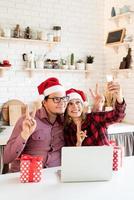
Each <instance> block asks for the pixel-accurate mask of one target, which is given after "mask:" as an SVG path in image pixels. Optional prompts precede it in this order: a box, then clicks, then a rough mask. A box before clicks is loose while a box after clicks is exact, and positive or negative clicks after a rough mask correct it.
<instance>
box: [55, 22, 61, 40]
mask: <svg viewBox="0 0 134 200" xmlns="http://www.w3.org/2000/svg"><path fill="white" fill-rule="evenodd" d="M53 32H54V37H53V41H54V42H60V41H61V26H53Z"/></svg>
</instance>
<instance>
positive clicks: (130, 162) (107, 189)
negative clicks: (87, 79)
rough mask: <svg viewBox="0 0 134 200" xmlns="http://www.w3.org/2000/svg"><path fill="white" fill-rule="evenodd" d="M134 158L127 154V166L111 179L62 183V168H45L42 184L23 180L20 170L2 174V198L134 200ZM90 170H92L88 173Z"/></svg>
mask: <svg viewBox="0 0 134 200" xmlns="http://www.w3.org/2000/svg"><path fill="white" fill-rule="evenodd" d="M133 168H134V157H125V160H124V164H123V168H122V169H121V170H120V171H118V172H114V173H113V176H112V179H111V180H110V181H104V182H81V183H80V182H79V183H61V182H60V180H59V178H58V176H57V174H56V172H57V170H58V168H49V169H44V170H43V175H42V180H41V182H39V183H20V181H19V175H20V174H19V173H13V174H6V175H1V176H0V198H1V199H2V200H9V199H13V200H18V199H19V200H21V199H23V200H24V199H25V200H29V199H31V200H37V199H38V200H44V199H46V200H56V199H58V200H83V199H84V200H85V199H87V200H90V199H91V200H99V199H103V200H120V199H121V200H126V199H128V200H133V199H134V172H133ZM87 173H88V172H87Z"/></svg>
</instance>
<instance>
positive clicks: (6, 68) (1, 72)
mask: <svg viewBox="0 0 134 200" xmlns="http://www.w3.org/2000/svg"><path fill="white" fill-rule="evenodd" d="M9 69H11V66H10V67H6V66H4V67H0V77H2V76H3V74H4V71H5V70H9Z"/></svg>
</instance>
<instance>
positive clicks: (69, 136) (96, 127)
mask: <svg viewBox="0 0 134 200" xmlns="http://www.w3.org/2000/svg"><path fill="white" fill-rule="evenodd" d="M125 109H126V103H125V101H123V103H122V104H119V103H118V102H116V104H115V109H114V110H112V111H108V112H96V113H93V112H92V113H88V114H87V116H86V119H85V121H84V122H83V124H82V127H81V130H82V131H84V130H86V131H87V137H86V138H85V139H84V141H83V142H82V146H99V145H109V141H108V137H107V126H108V125H110V124H113V123H115V122H120V121H121V120H122V119H123V118H124V116H125ZM64 137H65V144H66V146H76V142H77V138H76V125H75V124H74V123H73V122H72V123H70V124H69V125H68V126H67V127H65V128H64Z"/></svg>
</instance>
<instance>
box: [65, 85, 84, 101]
mask: <svg viewBox="0 0 134 200" xmlns="http://www.w3.org/2000/svg"><path fill="white" fill-rule="evenodd" d="M66 95H67V96H69V100H72V99H80V100H81V101H82V103H86V96H85V94H84V92H83V91H81V90H76V89H74V88H71V89H69V90H67V91H66Z"/></svg>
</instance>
